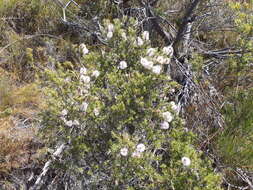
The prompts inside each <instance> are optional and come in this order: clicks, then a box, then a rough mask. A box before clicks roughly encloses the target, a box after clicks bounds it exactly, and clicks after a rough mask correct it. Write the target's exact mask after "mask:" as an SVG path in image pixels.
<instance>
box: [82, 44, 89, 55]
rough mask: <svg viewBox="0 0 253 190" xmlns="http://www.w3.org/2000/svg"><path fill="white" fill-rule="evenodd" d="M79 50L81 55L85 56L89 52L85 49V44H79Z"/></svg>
mask: <svg viewBox="0 0 253 190" xmlns="http://www.w3.org/2000/svg"><path fill="white" fill-rule="evenodd" d="M80 48H81V50H82V53H83V55H86V54H87V53H89V50H88V49H87V47H86V45H85V44H80Z"/></svg>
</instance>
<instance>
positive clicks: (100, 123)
mask: <svg viewBox="0 0 253 190" xmlns="http://www.w3.org/2000/svg"><path fill="white" fill-rule="evenodd" d="M124 19H125V18H124ZM131 23H132V24H131V25H130V26H127V29H124V28H123V26H124V21H119V20H114V23H113V24H111V23H109V21H106V22H105V25H104V26H105V27H104V29H103V30H104V31H103V35H104V37H105V38H107V43H108V46H107V47H100V49H95V48H93V49H92V47H88V48H87V46H86V45H84V44H81V45H80V47H79V48H78V47H76V51H77V52H79V53H80V55H82V58H81V63H80V67H79V68H74V67H73V66H71V63H70V62H65V63H63V64H60V63H55V64H56V66H57V69H56V70H46V72H45V73H44V74H43V75H42V83H41V85H42V86H43V87H44V88H45V96H46V97H47V98H48V108H47V109H46V110H45V111H44V112H43V113H42V122H41V125H42V126H43V128H42V129H41V132H42V133H41V134H42V135H43V137H44V139H45V143H46V144H47V146H48V147H50V148H52V147H53V148H55V146H56V145H59V143H68V145H69V147H68V149H67V150H66V151H65V153H64V155H62V157H61V161H60V162H57V163H56V165H55V166H56V168H57V169H58V170H60V169H63V170H64V171H66V172H67V174H68V175H71V174H72V175H75V176H77V179H79V180H81V181H82V182H83V184H85V188H86V189H97V188H99V187H104V188H107V189H177V190H178V189H195V190H197V189H201V190H203V189H210V190H215V189H220V187H219V184H220V183H221V178H220V176H219V175H218V174H215V173H214V172H213V169H212V167H211V161H209V160H207V159H202V158H200V156H201V155H202V154H201V152H198V151H196V150H195V148H194V146H193V143H194V142H193V140H194V135H193V133H191V132H187V130H185V129H184V126H183V121H182V119H181V118H180V117H179V116H178V114H177V111H178V110H177V106H176V105H174V104H173V103H171V102H168V100H167V98H166V94H167V93H168V92H169V91H170V90H171V89H173V88H175V87H176V86H177V84H176V83H175V82H173V81H172V80H171V79H170V76H168V75H166V74H164V72H163V66H164V65H161V64H160V63H159V61H160V62H166V63H169V62H170V57H169V56H168V55H166V51H164V49H158V48H154V49H150V48H151V47H150V41H149V40H148V39H147V37H148V36H147V33H145V32H144V33H143V34H141V35H140V36H139V37H137V36H138V35H137V34H136V30H135V28H134V27H133V25H134V23H135V22H134V20H131ZM110 32H111V33H110ZM136 40H137V41H136ZM147 54H148V55H147ZM158 56H162V57H160V58H158ZM166 57H167V59H165V58H166ZM161 60H163V61H161ZM151 62H152V63H153V64H154V65H153V66H152V64H151ZM160 69H161V70H160ZM79 70H80V71H79ZM76 188H77V187H76Z"/></svg>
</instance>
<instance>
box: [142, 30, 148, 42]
mask: <svg viewBox="0 0 253 190" xmlns="http://www.w3.org/2000/svg"><path fill="white" fill-rule="evenodd" d="M142 38H143V40H145V41H148V40H149V32H148V31H144V32H143V33H142Z"/></svg>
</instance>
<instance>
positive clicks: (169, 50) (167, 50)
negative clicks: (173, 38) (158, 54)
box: [163, 46, 174, 57]
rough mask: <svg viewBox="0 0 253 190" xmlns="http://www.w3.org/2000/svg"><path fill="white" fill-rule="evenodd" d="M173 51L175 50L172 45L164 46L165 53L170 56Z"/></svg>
mask: <svg viewBox="0 0 253 190" xmlns="http://www.w3.org/2000/svg"><path fill="white" fill-rule="evenodd" d="M173 52H174V50H173V47H172V46H167V47H164V48H163V53H165V54H166V55H168V56H170V57H171V56H172V55H173Z"/></svg>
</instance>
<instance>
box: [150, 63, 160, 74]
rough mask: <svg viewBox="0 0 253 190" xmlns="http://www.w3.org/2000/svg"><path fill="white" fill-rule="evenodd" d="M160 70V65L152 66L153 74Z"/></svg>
mask: <svg viewBox="0 0 253 190" xmlns="http://www.w3.org/2000/svg"><path fill="white" fill-rule="evenodd" d="M161 70H162V67H161V65H156V66H153V67H152V72H153V73H155V74H160V73H161Z"/></svg>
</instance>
